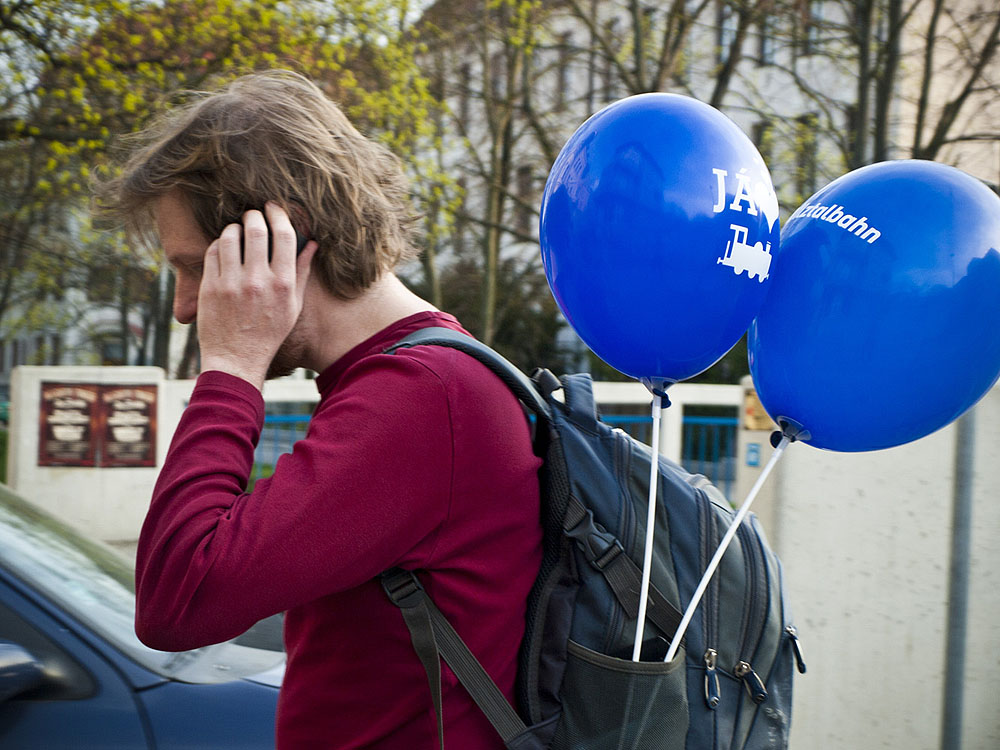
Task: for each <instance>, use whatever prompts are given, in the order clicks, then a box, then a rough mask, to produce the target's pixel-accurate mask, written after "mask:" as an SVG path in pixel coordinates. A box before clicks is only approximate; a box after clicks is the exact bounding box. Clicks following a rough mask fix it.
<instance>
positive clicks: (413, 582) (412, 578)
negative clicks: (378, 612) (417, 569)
mask: <svg viewBox="0 0 1000 750" xmlns="http://www.w3.org/2000/svg"><path fill="white" fill-rule="evenodd" d="M382 588H383V589H385V593H386V594H388V596H389V599H390V600H391V601H392V603H393V604H395V605H396V606H397V607H400V608H403V609H410V608H412V607H416V606H417V605H418V604H419V603H420V600H421V599H422V598H423V597H424V596H425V591H424V587H423V585H422V584H421V583H420V580H419V579H418V578H417V576H416V574H414V573H413V571H410V570H403V569H402V568H392V569H391V570H387V571H385V572H384V573H383V574H382Z"/></svg>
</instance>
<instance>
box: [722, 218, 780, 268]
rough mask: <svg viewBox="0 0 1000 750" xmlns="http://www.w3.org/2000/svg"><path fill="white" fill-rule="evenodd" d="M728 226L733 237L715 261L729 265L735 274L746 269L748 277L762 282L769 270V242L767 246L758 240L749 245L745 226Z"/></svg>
mask: <svg viewBox="0 0 1000 750" xmlns="http://www.w3.org/2000/svg"><path fill="white" fill-rule="evenodd" d="M729 228H730V229H732V230H733V238H732V239H731V240H730V241H729V242H727V243H726V254H725V255H724V256H723V257H721V258H718V259H717V260H716V261H715V262H716V263H721V264H722V265H724V266H729V267H730V268H732V269H733V273H735V274H736V275H737V276H739V275H740V274H741V273H743V272H744V271H746V272H747V277H748V278H751V279H752V278H753V277H754V276H756V277H757V281H759V282H761V283H763V282H764V280H765V279H766V278H767V275H768V272H769V271H770V270H771V243H770V242H768V243H767V247H764V245H762V244H761V243H760V242H757V243H755V244H753V245H749V244H747V228H746V227H741V226H740V225H739V224H730V225H729Z"/></svg>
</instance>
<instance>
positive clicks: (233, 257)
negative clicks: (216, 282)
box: [215, 224, 243, 276]
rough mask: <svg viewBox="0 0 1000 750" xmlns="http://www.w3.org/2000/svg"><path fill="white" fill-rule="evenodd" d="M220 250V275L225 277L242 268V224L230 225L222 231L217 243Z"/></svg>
mask: <svg viewBox="0 0 1000 750" xmlns="http://www.w3.org/2000/svg"><path fill="white" fill-rule="evenodd" d="M215 244H216V245H218V249H219V274H220V275H222V276H225V275H227V274H230V273H235V271H236V270H237V269H238V268H239V267H240V264H241V262H242V258H241V257H240V256H241V253H242V244H243V227H242V226H241V225H240V224H230V225H229V226H227V227H226V228H225V229H223V230H222V234H220V235H219V239H217V240H216V241H215Z"/></svg>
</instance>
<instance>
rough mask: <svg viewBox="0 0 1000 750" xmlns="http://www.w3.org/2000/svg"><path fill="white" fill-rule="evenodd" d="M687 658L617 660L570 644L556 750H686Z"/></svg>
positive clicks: (556, 737)
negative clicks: (585, 749)
mask: <svg viewBox="0 0 1000 750" xmlns="http://www.w3.org/2000/svg"><path fill="white" fill-rule="evenodd" d="M685 657H686V655H685V653H684V649H683V648H682V649H681V650H680V651H679V652H678V654H677V656H676V658H675V659H674V660H673V661H671V662H670V663H664V662H660V661H653V662H649V661H640V662H633V661H627V660H625V659H616V658H614V657H612V656H606V655H604V654H599V653H597V652H596V651H591V650H590V649H588V648H584V647H583V646H581V645H580V644H578V643H576V642H575V641H570V642H569V652H568V660H567V663H566V676H565V679H564V681H563V696H562V697H563V715H562V721H561V722H560V724H559V728H558V729H557V730H556V736H555V739H554V740H553V742H552V750H579V748H582V747H586V748H587V750H618V749H619V748H623V747H625V748H633V747H650V748H652V747H655V748H658V749H659V750H683V748H684V743H685V741H686V738H687V732H688V699H687V686H686V673H687V670H686V666H685Z"/></svg>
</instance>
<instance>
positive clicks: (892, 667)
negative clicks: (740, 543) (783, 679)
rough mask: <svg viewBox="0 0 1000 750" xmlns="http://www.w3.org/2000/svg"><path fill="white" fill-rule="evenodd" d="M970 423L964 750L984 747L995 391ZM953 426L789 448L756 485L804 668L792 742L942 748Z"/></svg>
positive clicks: (998, 689) (994, 628) (993, 638)
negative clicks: (870, 448)
mask: <svg viewBox="0 0 1000 750" xmlns="http://www.w3.org/2000/svg"><path fill="white" fill-rule="evenodd" d="M975 424H976V430H975V439H976V446H975V456H974V461H975V474H974V476H975V480H974V485H973V496H974V507H973V534H972V545H971V580H970V602H971V604H970V608H969V612H968V617H969V626H968V627H969V629H968V639H967V644H968V645H967V657H966V666H965V683H964V709H965V710H964V715H963V735H962V736H963V744H962V747H963V748H965V749H966V750H995V749H996V748H998V747H1000V697H998V696H1000V573H998V570H1000V523H998V522H997V518H996V516H995V515H994V513H995V511H994V502H995V500H996V498H997V497H998V495H1000V466H998V464H1000V429H998V425H1000V388H994V389H993V390H992V391H991V392H990V393H989V394H988V395H987V396H986V397H985V398H984V399H983V401H982V402H980V404H979V405H978V406H977V407H976V409H975ZM956 432H957V430H956V427H955V426H954V425H952V426H950V427H948V428H946V429H944V430H941V431H939V432H937V433H935V434H933V435H930V436H928V437H926V438H924V439H922V440H918V441H916V442H914V443H911V444H909V445H905V446H901V447H898V448H893V449H890V450H885V451H878V452H874V453H860V454H846V453H831V452H827V451H821V450H816V449H814V448H811V447H809V446H807V445H802V444H792V445H791V446H789V448H788V450H787V451H786V452H785V455H784V456H783V457H782V459H781V460H780V461H779V463H778V466H777V468H776V470H775V473H774V475H773V476H772V477H771V479H770V480H769V484H768V485H765V492H764V493H762V495H761V498H760V503H761V504H760V507H758V508H756V510H757V511H758V514H759V515H760V516H761V517H762V522H763V523H764V525H765V529H766V530H767V531H768V535H769V537H770V538H771V541H772V543H773V544H774V545H775V547H776V549H777V551H778V554H779V555H780V557H781V559H782V562H783V564H784V568H785V573H786V576H787V584H788V595H789V597H790V600H791V603H792V607H793V613H794V615H795V618H796V621H797V625H798V627H799V631H800V637H801V639H802V644H803V650H804V651H805V657H806V662H807V664H808V666H809V672H808V673H807V674H805V675H801V676H799V677H798V678H797V681H796V686H795V691H796V695H795V710H794V713H793V720H792V735H791V737H792V739H791V747H793V748H823V749H824V750H856V749H857V748H865V749H866V750H867V749H869V748H907V750H925V749H926V750H930V749H931V748H938V747H941V744H940V742H941V739H940V737H941V724H942V715H943V702H944V694H943V690H944V673H945V642H946V632H947V625H948V581H949V569H950V550H951V531H952V508H953V497H954V488H953V483H954V476H955V472H954V467H955V437H956ZM762 436H764V437H766V433H748V434H745V435H744V436H743V437H742V440H741V442H746V441H747V440H748V439H752V438H757V439H759V438H760V437H762ZM769 454H770V448H767V449H766V451H765V458H766V456H767V455H769ZM742 458H745V453H744V454H743V456H741V459H742ZM741 463H744V464H745V461H741ZM744 474H745V475H746V474H750V476H745V477H744V478H743V482H744V485H743V486H744V487H745V486H746V484H745V483H746V482H747V481H749V480H750V479H752V472H748V471H744Z"/></svg>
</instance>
